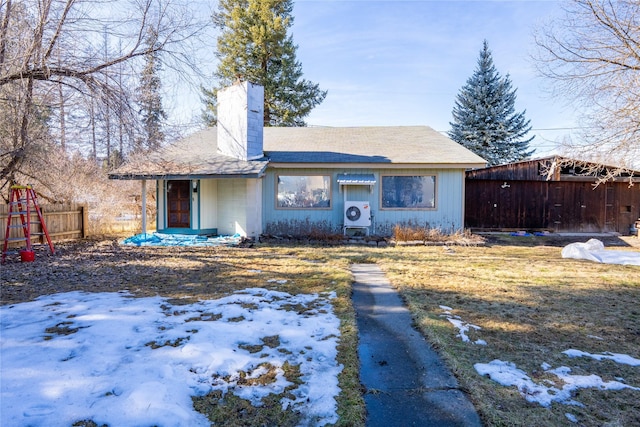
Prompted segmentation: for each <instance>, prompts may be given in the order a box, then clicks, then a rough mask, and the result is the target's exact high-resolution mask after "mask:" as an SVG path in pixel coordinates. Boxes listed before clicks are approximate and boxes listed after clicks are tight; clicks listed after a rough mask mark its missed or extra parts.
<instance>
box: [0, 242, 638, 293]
mask: <svg viewBox="0 0 640 427" xmlns="http://www.w3.org/2000/svg"><path fill="white" fill-rule="evenodd" d="M484 237H485V240H486V245H500V244H510V245H523V246H557V247H562V246H564V245H566V244H569V243H572V242H576V241H586V240H587V239H588V238H590V237H589V236H560V235H551V236H542V237H540V236H528V237H520V236H510V235H505V234H488V235H485V236H484ZM597 238H598V239H600V240H602V241H603V243H604V244H605V247H608V248H614V247H625V246H626V247H635V248H640V239H639V238H638V237H635V236H620V237H617V236H598V237H597ZM243 249H246V251H251V252H254V253H252V254H251V256H250V257H249V259H247V258H246V257H240V258H238V257H237V256H234V253H235V254H237V252H234V251H237V250H238V248H227V247H212V248H203V247H136V246H126V245H121V244H120V243H119V242H118V239H117V238H94V239H86V240H78V241H67V242H57V243H56V244H55V255H53V256H51V255H50V253H49V248H48V247H47V246H46V245H36V246H34V250H35V252H36V259H35V261H34V262H25V263H23V262H20V260H19V258H18V257H17V255H13V256H9V257H8V258H7V261H6V262H5V263H4V264H2V265H0V284H1V286H0V304H3V305H4V304H13V303H18V302H24V301H30V300H33V299H35V298H37V297H38V296H41V295H48V294H53V293H59V292H69V291H87V292H117V291H123V290H126V291H129V292H131V293H133V294H135V295H138V296H148V295H161V296H165V297H170V298H181V297H184V296H185V295H190V296H193V297H196V298H198V297H203V298H213V297H216V296H221V295H224V294H226V293H228V292H230V291H233V290H234V289H235V288H236V286H237V285H236V284H235V282H237V281H238V280H242V281H244V282H246V281H247V280H248V279H250V278H247V277H243V278H238V277H235V276H234V274H235V273H234V271H236V270H246V269H247V268H250V267H247V263H248V262H252V263H253V262H255V263H263V262H266V263H267V264H268V263H269V262H270V261H269V258H271V257H272V256H273V254H272V253H271V251H270V250H269V248H268V247H267V246H263V247H262V248H259V249H255V248H243ZM246 251H245V252H246ZM256 268H257V267H256ZM225 283H226V284H227V285H228V286H225Z"/></svg>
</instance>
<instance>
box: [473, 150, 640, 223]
mask: <svg viewBox="0 0 640 427" xmlns="http://www.w3.org/2000/svg"><path fill="white" fill-rule="evenodd" d="M598 168H600V172H598V173H594V172H592V171H594V170H597V169H598ZM604 173H606V167H601V166H599V165H597V164H589V163H588V162H587V163H585V162H580V161H577V160H573V159H570V158H566V157H561V156H549V157H544V158H540V159H533V160H526V161H522V162H516V163H509V164H505V165H498V166H492V167H488V168H483V169H476V170H470V171H467V173H466V194H465V205H466V210H465V227H467V228H471V229H473V230H485V231H489V230H530V231H536V230H546V231H553V232H581V233H587V232H589V233H591V232H595V233H601V232H617V233H620V234H624V235H626V234H629V233H630V229H631V228H632V227H633V224H634V222H635V221H637V220H638V219H639V218H640V185H638V184H640V172H638V171H629V172H628V173H626V174H623V175H621V176H619V177H616V178H615V179H613V180H608V181H606V182H603V183H600V184H598V185H596V183H597V182H598V179H599V178H601V177H602V176H603V174H604ZM631 184H633V185H631Z"/></svg>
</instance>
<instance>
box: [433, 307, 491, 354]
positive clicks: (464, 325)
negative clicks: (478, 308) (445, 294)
mask: <svg viewBox="0 0 640 427" xmlns="http://www.w3.org/2000/svg"><path fill="white" fill-rule="evenodd" d="M440 308H441V309H442V310H443V311H444V314H443V315H442V316H444V317H445V318H446V319H447V320H448V321H449V322H450V323H451V324H452V325H453V326H454V328H456V329H457V330H458V335H456V336H457V337H460V339H461V340H462V342H472V343H473V344H476V345H487V342H486V341H485V340H481V339H479V340H476V341H471V339H469V336H468V335H467V333H468V332H469V330H471V329H474V330H476V331H479V330H481V329H482V328H481V327H480V326H477V325H474V324H472V323H468V322H465V321H463V320H462V318H461V317H460V316H454V315H453V314H451V311H452V310H453V308H451V307H447V306H446V305H441V306H440Z"/></svg>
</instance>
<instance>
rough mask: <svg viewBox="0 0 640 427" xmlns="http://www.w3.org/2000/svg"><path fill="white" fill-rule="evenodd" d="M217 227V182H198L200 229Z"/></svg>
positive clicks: (207, 180) (209, 180)
mask: <svg viewBox="0 0 640 427" xmlns="http://www.w3.org/2000/svg"><path fill="white" fill-rule="evenodd" d="M217 227H218V181H217V180H215V179H201V180H200V228H202V229H210V228H217Z"/></svg>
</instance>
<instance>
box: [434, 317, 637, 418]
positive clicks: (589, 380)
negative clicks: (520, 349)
mask: <svg viewBox="0 0 640 427" xmlns="http://www.w3.org/2000/svg"><path fill="white" fill-rule="evenodd" d="M440 308H441V309H442V310H444V312H445V314H444V315H442V316H443V317H446V318H447V320H449V322H451V324H453V325H454V327H455V328H456V329H457V330H458V334H457V335H456V336H457V337H459V338H460V339H462V341H463V342H467V343H473V344H481V345H491V343H488V344H487V342H486V341H484V340H480V339H479V340H476V341H471V340H470V338H469V337H468V336H467V333H468V332H469V330H470V329H474V330H475V331H478V332H477V333H480V332H479V331H481V330H482V328H481V327H480V326H477V325H473V324H470V323H468V322H465V321H464V320H462V318H460V316H455V315H453V314H452V311H453V308H451V307H448V306H444V305H441V306H440ZM591 337H592V338H594V339H600V340H601V339H602V338H599V337H596V336H591ZM562 353H563V354H565V355H566V356H568V357H569V358H576V357H589V358H592V359H595V360H603V359H607V360H612V361H614V362H616V363H621V364H625V365H630V366H640V359H636V358H634V357H631V356H629V355H626V354H620V353H610V352H606V353H602V354H592V353H588V352H586V351H582V350H576V349H569V350H565V351H563V352H562ZM473 366H474V368H475V370H476V372H477V373H478V374H480V375H483V376H487V377H489V378H491V380H493V381H495V382H497V383H498V384H500V385H503V386H505V387H516V388H517V389H518V392H519V393H520V395H521V396H522V397H523V398H525V399H526V400H527V401H529V402H533V403H538V404H539V405H541V406H543V407H549V406H550V405H551V404H552V403H554V402H555V403H559V404H565V405H577V406H581V405H582V404H581V403H580V402H579V401H577V400H575V399H574V398H573V396H574V395H575V393H576V391H577V390H578V389H581V388H597V389H598V390H601V391H606V390H622V389H631V390H636V391H640V387H635V386H632V385H628V384H626V383H625V382H624V378H616V381H603V380H602V378H601V377H599V376H598V375H595V374H591V375H572V374H571V368H569V367H567V366H560V367H558V368H555V369H551V368H552V367H551V365H549V364H548V363H546V362H542V363H541V365H540V367H541V368H542V369H543V370H544V371H545V372H548V373H550V374H552V375H555V376H556V377H557V378H558V381H557V383H556V382H554V381H552V380H549V379H545V380H543V381H541V382H536V381H534V380H533V379H531V377H529V375H527V373H526V372H525V371H523V370H522V369H519V368H518V367H517V366H516V365H515V364H514V363H512V362H507V361H503V360H499V359H496V360H493V361H491V362H489V363H476V364H474V365H473ZM565 416H566V417H567V419H568V420H569V421H571V422H574V423H575V422H578V421H579V420H578V419H577V417H576V416H575V415H573V414H571V413H567V414H565Z"/></svg>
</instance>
